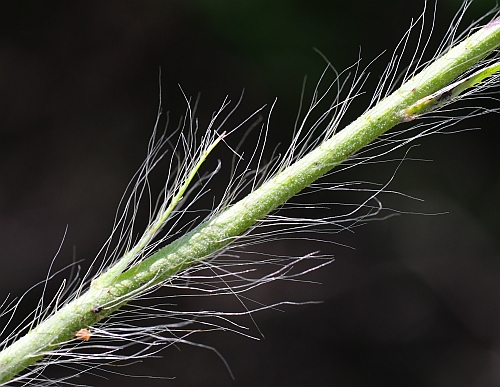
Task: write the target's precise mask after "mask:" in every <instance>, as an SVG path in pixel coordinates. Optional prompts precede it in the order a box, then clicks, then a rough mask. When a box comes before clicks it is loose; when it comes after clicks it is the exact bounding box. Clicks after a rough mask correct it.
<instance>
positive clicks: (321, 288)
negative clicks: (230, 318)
mask: <svg viewBox="0 0 500 387" xmlns="http://www.w3.org/2000/svg"><path fill="white" fill-rule="evenodd" d="M460 3H461V2H460V1H453V0H446V1H445V0H442V1H440V2H439V4H438V7H437V24H436V26H435V41H434V43H433V44H437V43H439V37H441V36H443V34H444V33H445V31H446V28H447V25H448V24H447V23H449V22H450V20H451V18H452V16H453V15H454V14H455V12H456V11H457V9H458V8H459V5H460ZM493 5H494V2H493V1H476V2H475V3H474V4H473V5H472V6H471V8H470V11H469V12H468V13H467V15H466V17H465V21H464V26H466V25H468V24H469V23H470V22H471V21H472V20H474V19H477V18H478V17H480V16H482V15H483V14H484V13H486V12H487V11H489V10H490V9H491V7H492V6H493ZM422 7H423V1H411V2H406V1H405V2H403V1H401V2H394V1H389V0H379V1H376V2H375V1H368V0H360V1H351V2H345V1H344V2H340V1H331V2H326V1H287V2H285V1H274V2H271V1H201V0H200V1H147V2H139V1H135V2H133V1H121V2H112V1H87V2H59V1H44V2H38V1H37V2H35V1H32V2H29V1H17V2H11V3H10V4H8V5H7V4H2V5H1V6H0V19H1V20H0V90H1V97H0V111H1V117H2V119H1V124H0V125H1V126H0V147H1V149H0V152H1V153H0V154H1V160H2V162H1V163H0V246H1V249H0V262H1V263H2V270H1V273H0V276H1V277H0V278H1V280H0V299H3V298H4V297H6V295H7V294H9V293H10V294H11V295H12V296H19V295H21V294H22V293H23V292H24V291H25V290H26V289H28V288H29V287H30V286H31V285H32V284H34V283H36V282H38V281H40V280H43V279H44V278H45V275H46V272H47V270H48V267H49V264H50V262H51V259H52V257H53V255H54V254H55V253H56V251H57V248H58V246H59V244H60V241H61V239H62V236H63V234H64V230H65V228H66V225H68V233H67V236H66V238H65V242H64V245H63V248H62V250H61V253H60V254H59V257H58V260H57V264H58V265H60V266H63V265H65V264H67V263H69V262H71V260H72V256H73V247H76V257H77V258H78V259H85V260H86V261H85V262H87V264H88V262H90V260H91V259H92V258H93V257H94V256H95V254H96V253H97V251H98V250H99V248H100V246H101V245H102V244H103V243H104V241H105V239H106V238H107V236H108V234H109V231H110V229H111V225H112V222H113V217H114V213H115V209H116V206H117V204H118V201H119V199H120V197H121V194H122V192H123V190H124V189H125V187H126V185H127V183H128V181H129V180H130V179H131V177H132V175H133V173H134V172H135V170H136V169H137V167H138V166H139V165H140V163H141V162H142V160H143V158H144V156H145V152H146V147H147V141H148V139H149V136H150V134H151V131H152V128H153V125H154V122H155V119H156V112H157V108H158V101H159V86H158V83H159V82H158V73H159V67H160V66H161V68H162V81H161V84H162V86H161V87H162V93H163V95H162V98H163V108H164V110H169V111H170V115H171V117H172V120H173V122H177V119H178V118H179V117H180V116H181V115H182V114H184V110H185V103H184V99H183V96H182V93H181V91H180V89H179V87H178V84H180V85H181V86H182V88H183V90H184V92H185V93H186V94H187V95H188V96H196V95H197V94H198V93H200V95H201V99H200V101H201V102H200V107H199V109H198V116H199V117H200V120H201V123H202V124H203V123H204V124H206V123H207V122H208V120H209V118H210V115H211V113H212V111H215V110H217V109H218V107H219V106H220V105H221V103H222V101H223V99H224V97H225V96H226V95H229V96H230V98H231V99H232V100H236V99H238V97H239V95H240V93H241V91H242V89H243V88H245V96H244V99H243V102H242V105H241V107H240V109H239V110H238V111H237V112H236V118H237V119H238V120H243V119H245V118H246V117H247V116H248V115H249V114H250V113H251V112H252V111H253V110H255V109H257V108H259V107H260V106H262V105H264V104H269V103H272V101H273V100H274V98H275V97H277V99H278V103H277V106H276V108H275V111H274V113H273V119H272V123H271V128H270V138H269V148H268V149H273V148H274V146H275V145H276V144H278V143H280V142H281V143H283V144H286V141H287V140H288V139H289V138H290V136H291V129H292V128H293V123H294V120H295V116H296V112H297V109H298V105H299V97H300V91H301V85H302V80H303V77H304V75H306V74H307V75H308V76H309V80H310V81H311V82H312V83H314V82H315V80H316V79H317V77H318V76H319V74H320V73H321V71H322V70H323V68H324V61H323V59H322V58H321V57H320V56H319V55H318V54H317V53H316V52H314V51H313V47H315V48H317V49H319V50H320V51H321V52H322V53H323V54H324V55H325V56H326V57H327V58H328V59H329V60H330V61H332V63H333V64H334V65H335V66H336V67H337V69H344V68H346V67H347V66H349V65H351V64H353V63H354V62H355V61H356V60H357V58H358V54H359V52H360V47H361V56H362V57H363V58H364V62H363V63H364V64H368V62H370V61H371V60H372V59H373V58H375V57H376V56H377V55H378V54H380V53H381V52H382V51H383V50H385V49H387V50H389V51H388V53H386V54H385V56H383V57H382V58H381V59H379V60H378V61H376V62H375V63H374V64H373V66H372V67H371V72H372V76H371V79H370V82H368V84H367V85H366V87H365V88H364V89H365V90H367V91H368V95H369V93H370V91H371V90H373V88H374V85H375V82H376V81H377V79H378V76H379V75H380V74H381V73H382V71H383V69H384V66H385V64H386V62H387V60H388V59H389V55H390V53H391V50H392V48H393V47H394V46H395V45H396V44H397V42H398V41H399V39H400V38H401V37H402V35H403V33H404V32H405V31H406V29H407V27H408V26H409V24H410V21H411V18H416V17H418V15H419V14H420V12H421V9H422ZM429 7H430V8H432V7H433V4H429ZM360 101H361V102H363V101H364V100H363V98H361V99H360ZM365 102H366V101H365ZM492 106H496V105H495V104H493V105H492ZM362 111H363V104H361V105H360V106H359V107H358V106H357V105H355V106H353V109H352V110H351V111H350V112H349V113H348V115H347V116H346V119H345V123H348V122H349V121H350V120H352V119H354V118H355V117H356V115H358V114H359V113H361V112H362ZM465 127H481V128H482V129H481V130H480V131H472V132H470V131H469V132H462V133H458V134H454V135H446V136H442V135H435V136H431V137H429V138H426V139H422V140H420V141H418V144H420V146H419V147H417V148H414V149H412V151H411V154H410V155H411V156H412V157H413V158H422V159H429V160H432V162H405V163H403V166H402V167H401V168H400V169H399V170H398V172H397V174H396V177H395V180H394V181H393V183H392V184H391V186H390V188H391V189H393V190H397V191H401V192H404V193H406V194H408V195H413V196H416V197H419V198H421V199H424V202H417V201H412V200H409V199H408V200H404V199H401V198H400V197H399V198H398V197H396V198H391V197H388V198H387V201H385V199H384V204H385V205H387V206H388V207H395V208H397V209H399V210H402V211H407V212H422V213H432V214H436V213H446V214H444V215H437V216H424V215H402V216H399V217H394V218H390V219H388V220H385V221H383V222H375V223H370V224H368V225H366V226H364V227H362V228H359V229H356V232H355V233H345V234H339V235H335V236H332V240H334V241H336V242H339V243H343V244H347V245H349V246H352V247H354V248H355V249H349V248H343V247H340V246H335V245H328V246H327V247H325V245H321V246H320V247H318V246H316V245H314V244H313V243H312V242H311V243H310V244H309V243H304V242H297V243H290V242H280V241H276V242H275V243H274V245H273V247H272V249H273V251H279V252H280V253H283V254H287V253H288V254H295V253H296V252H297V249H299V250H300V249H303V250H304V251H305V252H308V251H315V250H317V249H318V248H319V249H321V250H322V252H324V253H326V254H333V255H335V257H336V261H335V263H333V264H332V265H330V266H328V267H326V268H324V269H323V270H321V271H319V272H317V273H314V274H312V275H311V276H309V277H308V279H311V280H315V281H320V282H321V283H322V284H321V285H297V286H295V285H294V286H288V287H286V286H285V287H283V288H276V287H273V288H271V289H272V290H268V291H266V290H265V289H264V290H262V292H261V293H260V295H261V296H262V300H261V301H262V302H264V303H266V302H268V299H267V298H266V297H268V296H269V297H270V295H269V294H268V292H272V293H273V296H276V294H278V295H279V297H280V298H281V299H288V300H299V301H300V300H306V299H311V300H322V301H324V302H323V303H322V304H319V305H308V306H296V307H285V308H284V310H285V313H280V312H277V311H268V312H264V313H261V314H256V315H255V316H254V318H255V320H256V322H257V324H258V326H259V328H260V330H261V331H262V332H263V334H264V336H265V339H262V340H260V341H254V340H251V339H248V338H244V337H241V336H238V335H235V334H231V333H214V334H208V333H207V334H206V335H200V336H198V337H197V338H196V339H195V340H196V341H197V342H200V343H203V344H205V345H210V346H213V347H215V348H216V349H217V350H218V351H219V352H220V353H221V354H222V355H223V356H224V357H225V358H226V360H227V361H228V363H229V365H230V367H231V369H232V371H233V373H234V375H235V378H236V380H234V381H232V380H231V378H230V376H229V373H228V372H227V370H226V369H225V367H224V365H223V363H222V362H221V361H220V360H219V358H218V357H217V356H216V355H215V354H214V353H213V352H211V351H209V350H204V349H201V348H192V347H187V346H181V347H180V351H178V350H177V349H174V348H169V349H167V350H166V351H164V352H162V355H163V358H158V359H150V360H148V361H146V362H144V363H142V364H139V365H136V366H134V367H135V368H134V367H127V369H126V372H127V373H131V374H135V375H155V376H169V377H170V376H172V377H175V379H173V380H167V381H165V380H153V379H134V378H127V377H120V376H114V375H111V374H109V375H106V376H107V377H109V380H105V379H96V378H89V379H86V378H82V379H80V381H79V382H82V383H83V382H87V383H90V384H95V385H99V386H115V385H117V383H121V385H130V386H137V385H141V384H144V383H147V385H148V386H156V385H158V386H159V385H168V386H193V385H204V386H304V385H310V386H326V385H333V386H391V385H398V386H450V385H453V386H493V385H500V371H499V370H500V352H499V350H500V325H499V322H500V301H499V300H500V296H499V295H500V263H499V259H498V258H499V245H498V237H499V235H500V224H499V220H498V219H499V218H498V214H499V201H498V198H499V196H500V195H499V194H500V180H499V179H498V172H497V167H496V161H497V156H498V143H499V140H500V135H499V134H498V117H497V116H496V115H494V114H492V115H488V116H486V117H482V118H481V119H473V120H470V121H467V123H466V126H465ZM240 133H241V134H242V133H243V132H240ZM235 136H236V137H237V136H239V134H238V133H236V134H235ZM237 140H238V138H235V139H233V140H232V141H233V143H232V144H236V143H237V142H238V141H237ZM282 147H283V145H282ZM280 149H286V148H280ZM403 154H404V151H401V152H399V153H397V152H396V155H395V156H394V157H402V156H403ZM224 168H226V169H224ZM228 170H229V168H228V166H224V165H223V170H222V172H221V173H224V171H228ZM394 170H395V164H388V165H385V164H378V165H376V167H375V168H373V169H371V170H370V169H369V170H363V171H362V172H360V173H361V174H362V175H361V176H366V174H369V175H370V180H372V181H378V182H380V183H384V182H386V181H387V180H388V179H389V178H390V177H391V175H392V173H393V172H394ZM350 173H351V174H350V175H346V176H345V178H346V179H347V180H348V179H359V178H360V177H358V176H357V175H356V169H353V170H352V171H351V172H350ZM363 174H365V175H363ZM331 200H332V201H335V199H331ZM85 262H84V263H83V264H82V265H83V266H85V264H86V263H85ZM36 297H37V295H34V296H32V297H31V298H30V297H28V298H27V301H26V303H25V304H23V306H24V307H25V308H26V309H23V310H20V311H19V313H18V316H19V317H21V316H24V315H26V314H27V313H28V311H29V310H30V309H29V308H33V307H34V305H35V304H36ZM205 301H206V302H208V304H207V305H201V304H200V306H199V307H200V308H205V309H211V308H212V306H211V305H210V303H209V302H210V300H205ZM251 333H252V334H256V333H255V331H252V332H251ZM117 371H118V372H123V370H117Z"/></svg>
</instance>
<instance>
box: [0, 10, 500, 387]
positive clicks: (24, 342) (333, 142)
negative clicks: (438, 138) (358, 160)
mask: <svg viewBox="0 0 500 387" xmlns="http://www.w3.org/2000/svg"><path fill="white" fill-rule="evenodd" d="M498 46H500V19H495V20H494V21H492V22H490V23H489V24H488V25H486V26H485V27H483V28H482V29H480V30H479V31H478V32H476V33H474V34H473V35H471V36H469V37H468V38H467V39H466V40H464V41H463V42H462V43H460V44H458V45H457V46H456V47H454V48H453V49H451V50H449V51H448V53H447V54H445V55H443V56H442V57H441V58H439V59H437V60H436V61H435V62H434V63H433V64H431V65H429V66H428V67H427V68H426V69H424V70H423V71H422V72H421V73H420V74H418V75H416V76H415V77H413V78H412V79H411V80H409V81H408V82H406V83H405V84H404V85H402V86H401V87H400V88H399V89H398V90H397V91H395V92H394V93H393V94H391V95H390V96H388V97H387V98H385V99H384V100H382V101H381V102H380V103H378V104H377V105H376V106H375V107H373V108H372V109H370V110H368V111H367V112H366V113H364V114H363V115H362V116H360V117H359V118H358V119H357V120H356V121H354V122H353V123H351V124H350V125H348V126H347V127H346V128H344V129H343V130H342V131H340V132H339V133H337V134H336V135H335V136H334V137H332V138H331V139H329V140H328V141H325V142H324V143H322V144H321V145H320V146H318V147H317V148H316V149H315V150H314V151H312V152H311V153H309V154H308V155H306V156H305V157H303V158H302V159H300V160H298V161H297V162H295V163H294V164H292V165H291V166H289V167H288V168H286V169H284V170H283V171H281V172H279V173H278V174H277V175H276V176H274V177H273V178H272V179H270V180H269V181H267V182H266V183H265V184H263V185H262V186H261V187H260V188H258V189H256V190H255V191H254V192H252V193H251V194H249V195H248V196H247V197H245V198H244V199H242V200H241V201H239V202H238V203H236V204H234V205H233V206H231V207H229V208H227V209H226V210H225V211H223V212H221V213H220V214H218V215H215V216H214V217H212V218H211V219H210V220H208V221H207V222H205V223H203V224H201V225H200V226H198V227H197V228H196V229H194V230H192V231H191V232H189V233H187V234H186V235H184V236H182V237H181V238H179V239H178V240H176V241H174V242H173V243H171V244H170V245H168V246H166V247H164V248H162V249H161V250H159V251H158V252H157V253H155V254H153V255H152V256H150V257H149V258H147V259H145V260H144V261H142V262H139V263H137V264H135V266H132V267H131V268H129V269H128V270H126V271H125V272H123V273H121V271H122V270H123V269H124V268H125V267H126V266H127V265H128V263H129V262H130V260H129V261H127V264H126V265H125V264H119V267H120V270H118V271H117V272H114V273H113V276H112V281H110V280H109V279H110V278H111V277H109V274H106V273H104V275H108V277H106V278H107V279H106V281H103V280H102V278H97V279H96V280H95V281H94V282H93V283H92V286H91V287H90V289H89V290H88V291H87V292H86V293H84V294H83V295H82V296H80V297H78V298H77V299H75V300H73V301H72V302H70V303H68V304H67V305H65V306H64V307H63V308H61V309H60V310H58V311H55V312H54V313H53V314H52V316H51V317H49V318H48V319H46V320H45V321H44V322H42V323H41V324H39V325H38V326H37V327H36V328H34V329H33V330H31V331H30V332H29V333H28V334H26V335H25V336H24V337H22V338H20V339H19V340H18V341H17V342H15V343H13V344H12V345H11V346H10V347H8V348H6V349H4V350H3V351H2V352H0V383H5V382H8V381H9V380H11V379H12V378H14V377H15V376H16V375H17V374H18V373H19V372H21V371H22V370H24V369H25V368H27V367H28V366H30V365H31V364H33V363H35V362H36V361H38V360H40V359H41V358H42V357H43V356H44V355H45V354H47V353H48V352H49V351H51V350H53V349H54V348H56V347H58V346H60V345H62V344H63V343H65V342H67V341H69V340H72V339H74V334H75V332H76V331H78V330H79V329H82V328H88V327H91V326H92V325H94V324H96V323H97V322H98V321H99V320H101V319H102V318H105V317H107V316H109V315H110V314H111V313H112V312H113V311H115V310H116V309H118V308H119V307H121V306H122V305H124V304H125V303H126V302H127V301H128V300H130V299H132V298H134V297H135V296H137V295H140V294H141V293H142V292H144V291H146V290H148V289H150V288H151V287H152V286H155V285H157V284H160V283H162V282H163V281H165V280H166V279H168V278H169V277H171V276H172V275H174V274H176V273H178V272H179V271H181V270H183V269H185V268H187V267H189V266H192V265H193V264H196V263H197V262H200V261H201V260H203V259H205V258H207V257H210V256H213V255H214V254H215V253H217V251H219V250H221V249H222V248H224V247H225V246H227V245H228V244H229V243H230V242H231V241H233V240H234V239H236V238H237V237H238V236H240V235H242V234H243V233H244V232H245V231H247V230H248V229H249V228H250V227H252V226H253V225H254V224H255V223H256V222H258V221H259V220H261V219H263V218H264V217H265V216H266V215H267V214H269V213H270V212H271V211H273V210H274V209H276V208H277V207H278V206H280V205H282V204H283V203H285V202H286V201H287V200H288V199H290V198H291V197H292V196H293V195H295V194H297V193H298V192H300V191H301V190H302V189H304V188H305V187H307V186H308V185H310V184H311V183H312V182H314V181H315V180H317V179H318V178H320V177H321V176H323V175H324V174H326V173H327V172H329V171H330V170H331V169H332V168H334V167H335V166H337V165H338V164H340V163H342V162H343V161H344V160H346V159H347V158H348V157H350V156H351V155H353V154H354V153H356V152H357V151H358V150H360V149H361V148H363V147H364V146H366V145H367V144H369V143H371V142H372V141H373V140H374V139H376V138H377V137H378V136H380V135H382V134H383V133H385V132H386V131H387V130H389V129H390V128H392V127H393V126H395V125H397V124H399V123H400V122H403V121H405V116H404V114H403V113H402V112H404V110H405V109H407V108H408V107H410V106H412V105H414V104H415V103H417V102H418V101H419V100H421V99H422V98H425V97H428V96H430V95H432V94H433V93H435V92H437V91H439V90H441V89H443V88H444V87H446V86H447V85H448V84H450V83H451V82H453V81H454V80H455V79H456V78H457V77H458V76H460V75H461V74H463V73H464V72H465V71H467V70H468V69H470V68H472V67H473V66H474V65H475V64H477V63H478V62H479V61H480V60H482V59H483V58H484V57H486V56H487V55H489V54H490V53H491V52H492V51H493V50H495V49H496V48H497V47H498ZM149 240H150V239H149V237H148V241H149ZM120 273H121V274H120Z"/></svg>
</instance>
